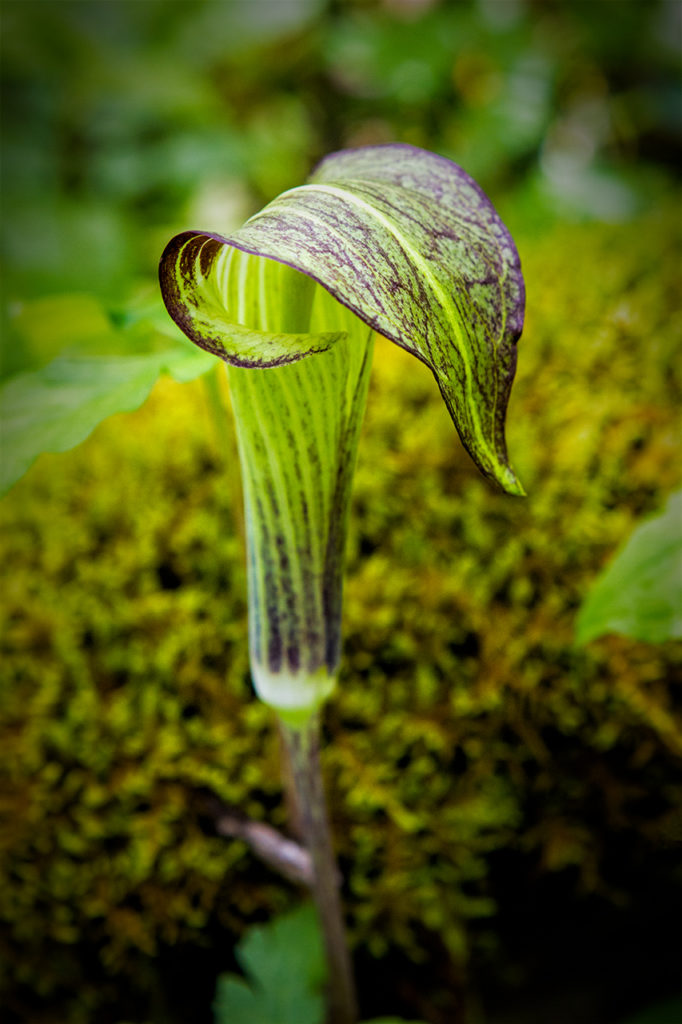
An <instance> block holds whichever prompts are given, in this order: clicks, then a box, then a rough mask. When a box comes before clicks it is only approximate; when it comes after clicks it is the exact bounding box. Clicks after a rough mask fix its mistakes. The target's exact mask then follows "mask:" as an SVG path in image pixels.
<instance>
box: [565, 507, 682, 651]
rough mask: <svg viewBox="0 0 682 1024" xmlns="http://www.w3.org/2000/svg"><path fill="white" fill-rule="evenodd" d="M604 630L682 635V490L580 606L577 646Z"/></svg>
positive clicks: (650, 637) (642, 636) (648, 637)
mask: <svg viewBox="0 0 682 1024" xmlns="http://www.w3.org/2000/svg"><path fill="white" fill-rule="evenodd" d="M603 633H621V634H624V635H625V636H631V637H634V638H635V639H637V640H645V641H648V642H649V643H663V642H664V641H665V640H671V639H682V491H678V492H677V493H676V494H674V495H672V497H671V498H670V500H669V502H668V505H667V508H666V510H665V512H664V513H663V515H660V516H657V517H656V518H655V519H650V520H649V521H648V522H646V523H643V524H642V525H641V526H638V527H637V528H636V529H635V531H634V533H633V534H632V535H631V537H630V539H629V540H628V541H627V543H626V544H625V546H624V547H623V548H622V549H621V550H620V551H619V552H618V554H617V555H616V557H615V558H614V559H613V561H612V562H611V564H610V565H609V566H608V567H607V569H606V570H605V571H604V573H603V574H602V575H601V576H600V577H599V578H598V579H597V582H596V583H595V585H594V587H593V589H592V590H591V592H590V594H589V595H588V597H587V600H586V601H585V603H584V604H583V606H582V608H581V609H580V613H579V615H578V622H577V642H578V644H586V643H588V642H589V641H590V640H593V639H594V638H595V637H597V636H601V635H602V634H603Z"/></svg>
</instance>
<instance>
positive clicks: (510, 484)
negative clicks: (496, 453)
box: [495, 466, 526, 498]
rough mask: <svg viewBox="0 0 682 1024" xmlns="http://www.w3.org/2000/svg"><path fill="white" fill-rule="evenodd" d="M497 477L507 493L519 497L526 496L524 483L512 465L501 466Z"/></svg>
mask: <svg viewBox="0 0 682 1024" xmlns="http://www.w3.org/2000/svg"><path fill="white" fill-rule="evenodd" d="M495 479H496V480H497V482H498V484H499V485H500V487H502V489H503V490H504V491H505V493H506V494H513V495H514V496H515V497H518V498H525V497H526V491H525V489H524V487H523V484H522V483H521V481H520V480H519V478H518V477H517V475H516V473H515V472H514V470H513V469H512V468H511V466H500V468H499V471H498V472H497V473H496V475H495Z"/></svg>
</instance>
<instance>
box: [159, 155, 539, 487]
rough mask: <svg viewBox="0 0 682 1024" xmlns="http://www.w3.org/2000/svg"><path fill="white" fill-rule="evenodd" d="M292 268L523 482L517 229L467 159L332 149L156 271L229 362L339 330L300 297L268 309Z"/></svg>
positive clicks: (183, 245)
mask: <svg viewBox="0 0 682 1024" xmlns="http://www.w3.org/2000/svg"><path fill="white" fill-rule="evenodd" d="M258 257H264V259H258ZM274 264H278V265H279V268H278V267H277V266H275V265H274ZM296 272H299V273H300V274H304V275H306V276H307V277H308V278H309V279H310V280H311V281H316V282H318V283H319V284H320V285H321V286H322V287H323V288H324V289H325V290H326V291H327V292H329V294H330V295H331V296H333V297H334V298H335V299H336V300H337V301H338V302H339V303H340V304H342V305H343V306H345V307H347V308H348V309H350V310H351V311H352V312H353V313H354V314H355V315H356V316H357V317H358V318H359V319H360V320H361V321H363V322H364V323H365V324H367V325H368V326H369V327H370V328H372V329H373V330H376V331H378V332H379V333H380V334H383V335H385V336H386V337H387V338H389V339H391V340H392V341H394V342H395V343H396V344H398V345H400V346H401V347H403V348H405V349H407V350H408V351H410V352H412V353H413V354H414V355H416V356H417V357H418V358H419V359H421V360H422V361H423V362H425V363H426V364H427V365H428V366H429V367H430V368H431V370H432V371H433V373H434V375H435V377H436V380H437V381H438V385H439V387H440V389H441V392H442V394H443V398H444V399H445V402H446V405H447V407H448V409H449V411H450V414H451V416H452V418H453V420H454V422H455V425H456V427H457V429H458V431H459V434H460V436H461V438H462V441H463V442H464V444H465V446H466V447H467V449H468V450H469V452H470V453H471V455H472V457H473V458H474V460H475V462H476V463H477V465H478V466H479V468H480V469H481V470H482V472H484V473H485V474H486V475H487V476H489V477H490V478H491V479H494V480H496V481H497V482H498V483H499V484H500V485H501V486H502V487H503V488H505V489H506V490H507V491H509V492H510V493H515V494H519V493H523V492H522V488H521V485H520V484H519V482H518V481H517V479H516V477H515V475H514V473H513V471H512V469H511V467H510V466H509V463H508V459H507V452H506V445H505V439H504V424H505V416H506V409H507V403H508V399H509V392H510V389H511V384H512V380H513V376H514V371H515V365H516V341H517V339H518V337H519V335H520V333H521V329H522V325H523V310H524V285H523V277H522V275H521V270H520V264H519V258H518V254H517V252H516V248H515V246H514V243H513V241H512V239H511V237H510V235H509V233H508V231H507V230H506V228H505V227H504V225H503V224H502V221H501V220H500V218H499V217H498V215H497V213H496V212H495V210H494V208H493V206H492V204H491V203H490V201H489V200H488V199H487V198H486V196H485V195H484V194H483V192H482V191H481V189H480V188H479V187H478V185H476V183H475V182H474V181H473V180H472V179H471V178H470V177H469V176H468V175H467V174H466V173H465V172H464V171H463V170H462V169H461V168H460V167H458V166H457V165H456V164H454V163H452V162H451V161H449V160H446V159H444V158H443V157H439V156H436V155H434V154H433V153H427V152H425V151H424V150H420V149H416V148H415V147H413V146H406V145H389V146H369V147H366V148H363V149H358V150H347V151H344V152H340V153H335V154H332V155H331V156H329V157H327V158H326V159H325V160H323V161H322V163H321V164H320V165H319V167H318V168H317V170H316V171H315V172H314V174H313V175H312V176H311V178H310V181H309V183H308V184H306V185H303V186H301V187H299V188H294V189H290V190H289V191H287V192H284V193H283V194H282V195H280V196H279V197H278V198H277V199H275V200H274V201H273V202H272V203H270V204H269V205H268V206H266V207H265V209H264V210H262V211H261V212H260V213H257V214H256V215H255V216H254V217H252V218H251V219H250V220H249V221H247V223H246V224H245V225H244V227H243V228H241V229H240V230H239V231H237V232H235V233H234V234H233V235H232V236H231V237H230V238H225V237H222V236H221V235H217V234H213V233H211V232H205V231H194V232H192V231H190V232H185V233H184V234H182V235H179V236H177V237H176V238H174V239H173V240H172V241H171V242H170V243H169V245H168V246H167V248H166V250H165V252H164V254H163V256H162V259H161V265H160V280H161V288H162V292H163V295H164V300H165V302H166V305H167V308H168V310H169V312H170V314H171V316H172V317H173V319H174V320H175V321H176V323H177V324H178V325H179V326H180V327H181V328H182V330H183V331H184V332H185V333H186V334H187V335H188V337H190V338H191V339H192V340H193V341H194V342H196V344H198V345H200V346H201V347H203V348H205V349H207V350H208V351H210V352H213V353H214V354H216V355H219V356H220V357H221V358H222V359H224V360H225V361H226V362H228V363H232V364H233V365H239V366H250V367H256V366H260V367H265V366H276V365H281V364H282V363H285V362H291V361H296V360H300V359H303V358H304V357H305V356H308V355H309V354H310V353H312V352H319V351H323V350H326V349H328V348H329V347H330V346H331V345H332V344H334V343H335V341H338V337H335V336H333V332H332V335H330V334H328V333H325V332H311V331H310V330H309V324H308V321H307V319H306V316H305V313H304V309H303V307H301V308H299V309H293V310H292V311H291V313H292V315H291V316H290V317H288V318H286V320H282V319H280V318H277V317H275V318H271V316H270V315H269V314H270V313H271V312H272V311H273V310H277V309H278V306H279V300H278V296H280V295H287V294H295V293H297V290H298V287H299V286H295V285H293V280H294V278H293V277H292V275H293V274H295V273H296ZM244 296H246V299H244ZM259 296H260V298H259ZM240 297H241V299H242V301H241V307H240ZM259 303H260V305H259ZM258 320H260V324H258V323H257V321H258ZM268 321H270V322H269V323H268ZM256 329H257V330H259V331H260V332H263V333H262V334H261V335H260V337H259V336H257V335H256V334H254V331H255V330H256Z"/></svg>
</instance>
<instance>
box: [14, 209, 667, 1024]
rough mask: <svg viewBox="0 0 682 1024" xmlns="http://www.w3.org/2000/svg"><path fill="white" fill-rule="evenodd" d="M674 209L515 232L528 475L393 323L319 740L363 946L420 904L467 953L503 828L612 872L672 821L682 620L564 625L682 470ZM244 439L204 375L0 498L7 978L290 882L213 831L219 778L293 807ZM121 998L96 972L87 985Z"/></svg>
mask: <svg viewBox="0 0 682 1024" xmlns="http://www.w3.org/2000/svg"><path fill="white" fill-rule="evenodd" d="M675 223H676V218H675V217H674V216H673V215H672V214H671V213H670V211H666V212H665V213H662V214H660V215H658V216H657V217H653V218H650V219H649V220H647V221H646V222H642V223H638V224H630V225H625V226H616V227H595V226H574V227H569V228H562V229H561V230H560V231H557V232H555V233H553V234H552V235H550V236H548V237H546V238H544V239H541V240H539V241H538V240H535V239H533V240H530V239H529V240H528V243H527V244H525V245H524V240H523V238H521V239H520V240H519V241H520V248H521V251H522V253H523V255H524V264H525V272H526V276H527V282H528V292H529V314H528V322H527V328H526V332H525V335H524V338H523V340H522V343H521V345H522V348H521V352H520V362H519V373H518V379H517V384H516V386H515V391H514V393H513V398H512V405H511V410H510V417H509V442H510V449H511V452H512V455H513V458H514V461H515V463H516V465H517V468H518V470H519V472H520V475H521V478H522V479H523V481H524V484H525V485H526V488H527V490H528V492H529V497H528V498H527V499H526V500H524V501H518V500H513V499H509V498H507V497H505V496H504V495H501V494H497V493H495V492H493V491H492V490H491V489H490V488H489V487H488V485H487V484H486V483H485V482H484V481H483V480H481V479H479V478H478V477H477V476H476V473H475V470H474V469H473V467H472V465H471V463H470V460H469V459H468V456H467V455H466V454H465V453H464V452H463V451H462V449H461V446H460V445H459V443H458V442H457V439H456V437H455V435H454V433H453V430H452V426H451V424H450V422H449V420H448V417H447V414H446V412H445V409H444V408H443V406H442V403H441V402H440V399H439V396H438V394H437V391H436V389H435V387H434V385H433V382H432V379H431V377H430V375H429V373H428V372H427V371H426V370H425V369H423V368H422V367H421V366H419V365H418V364H417V363H416V362H415V361H414V360H413V359H411V358H410V357H408V356H406V355H405V354H404V353H402V352H401V351H399V350H398V349H396V348H395V347H394V346H391V345H390V344H388V343H384V342H381V341H380V342H379V344H378V349H377V355H376V360H375V364H376V365H375V370H374V376H373V383H372V394H371V396H370V402H369V411H368V417H367V423H366V427H365V432H364V438H363V441H362V444H361V452H360V461H359V465H358V471H357V479H356V486H355V498H354V515H353V520H352V528H351V538H350V546H349V571H348V581H347V586H346V612H345V632H346V641H345V660H344V667H343V677H342V680H341V686H340V690H339V693H338V696H337V697H336V698H335V699H334V701H333V702H332V704H331V705H330V707H329V710H328V714H327V719H326V728H327V732H328V735H329V738H330V739H332V740H333V742H332V743H330V744H329V745H328V746H327V749H326V753H325V769H326V772H327V775H328V784H329V789H330V802H331V806H332V814H333V818H334V825H335V831H336V835H337V840H338V846H339V850H340V855H341V860H342V865H343V869H344V871H345V874H346V878H347V893H346V895H347V902H348V906H349V912H350V919H351V924H352V929H353V935H354V940H355V942H356V944H358V945H359V946H362V947H365V948H366V949H367V950H369V951H370V952H372V953H373V954H376V955H381V954H382V953H383V952H384V951H385V950H386V949H387V947H389V946H393V947H395V946H399V947H402V948H403V949H405V950H407V951H408V952H409V953H410V955H411V956H413V957H415V958H418V957H419V956H420V955H423V949H422V944H421V939H420V937H421V936H423V935H424V933H425V931H426V932H429V933H433V934H435V935H437V936H438V937H439V941H441V942H442V943H443V944H444V945H445V946H446V947H447V949H448V950H449V951H450V955H451V956H452V957H453V958H455V959H458V960H460V961H461V960H462V959H463V958H464V957H465V956H466V951H467V948H468V944H469V940H468V923H467V922H469V921H471V920H472V919H474V918H477V917H480V916H485V915H490V914H492V913H494V903H493V901H492V900H491V894H490V892H489V889H488V886H487V881H486V874H487V868H486V863H487V862H486V858H487V856H488V854H489V853H490V852H491V851H494V850H499V849H501V848H503V847H506V846H510V845H511V846H516V847H517V848H518V849H521V850H524V851H526V853H529V855H531V856H533V857H535V858H536V860H537V863H538V865H539V866H540V867H541V868H542V869H543V870H546V871H559V870H566V869H568V868H570V869H571V870H575V872H576V884H577V885H578V886H581V887H583V888H588V889H596V890H598V891H607V890H609V889H610V888H612V887H613V882H612V880H611V879H610V878H609V877H608V874H605V872H606V871H607V867H606V866H605V864H604V862H603V858H602V857H601V850H602V847H603V845H604V839H605V836H613V835H616V836H618V835H620V834H626V833H628V834H629V833H636V834H637V835H639V836H640V837H641V842H642V843H643V844H644V848H645V849H652V850H653V849H655V847H656V845H657V844H660V843H662V842H665V841H667V839H670V838H672V837H673V836H674V835H675V834H676V833H677V834H678V835H679V829H680V819H679V811H677V810H676V808H678V807H679V805H680V798H681V797H682V793H681V792H680V786H679V781H678V782H676V781H675V779H676V778H678V776H675V774H674V772H673V765H674V764H675V760H676V758H678V757H679V755H680V753H681V752H682V750H681V748H682V740H681V738H680V737H681V735H682V731H681V723H680V720H679V713H678V712H676V711H675V710H674V708H673V705H672V700H671V686H670V684H671V681H672V680H674V679H675V678H679V675H680V658H679V648H676V647H674V646H672V645H671V646H666V647H661V648H655V649H654V648H649V647H646V646H644V645H639V644H636V643H632V642H630V641H626V640H624V639H619V638H605V639H603V640H601V641H599V642H597V643H595V644H593V645H591V646H590V648H589V649H588V650H587V651H576V650H574V648H573V646H572V639H573V623H574V618H575V612H576V609H577V607H578V605H579V603H580V601H581V599H582V597H583V595H584V594H585V592H586V589H587V587H588V586H589V584H590V582H591V580H592V579H593V578H594V576H595V575H596V573H597V572H598V571H599V569H600V568H601V566H602V565H603V564H604V563H605V561H606V560H607V559H608V558H609V556H610V555H611V554H612V553H613V551H614V550H615V548H616V547H617V546H618V545H619V543H620V542H621V541H622V540H623V539H624V538H625V537H626V536H627V535H628V533H629V532H630V530H631V529H632V527H633V526H634V524H635V522H637V521H638V520H639V518H640V517H641V516H643V515H644V514H646V513H648V512H650V511H653V510H655V509H657V508H659V507H660V506H661V505H662V504H663V501H664V498H665V497H666V495H667V494H668V492H669V491H670V490H672V489H673V487H674V486H675V485H677V484H678V483H679V469H678V467H677V465H676V462H675V458H674V456H675V454H678V452H679V448H678V441H677V434H676V428H677V426H678V424H677V422H676V420H677V416H678V410H679V404H680V392H681V391H682V388H681V387H680V380H679V377H678V376H677V375H676V369H675V367H676V366H678V367H679V361H676V357H677V356H678V355H679V347H678V346H679V337H680V323H679V312H676V310H677V304H676V291H677V287H678V283H679V282H678V281H677V280H676V276H677V275H676V273H675V268H676V260H675V254H676V252H677V251H678V246H679V238H677V237H676V236H675V234H674V231H675V229H674V224H675ZM222 444H223V442H221V441H219V436H218V432H217V431H216V428H215V424H214V423H213V422H212V421H211V419H210V417H209V403H208V402H207V401H206V396H205V393H204V390H203V385H202V382H197V383H196V384H195V385H184V386H179V385H174V384H172V383H170V382H168V381H163V382H161V383H160V385H159V386H158V387H157V389H156V390H155V392H154V394H153V396H152V398H151V399H150V400H149V402H148V403H147V405H146V406H145V407H144V408H143V409H142V410H140V412H139V413H136V414H134V415H131V416H128V417H117V418H115V419H114V420H111V421H109V422H108V423H106V424H104V425H103V426H102V427H101V428H100V429H99V430H98V431H97V432H96V434H95V435H94V436H93V437H92V438H91V440H90V441H88V442H87V443H86V444H84V445H83V446H81V447H80V448H79V449H77V450H76V451H74V452H73V453H71V454H70V455H68V456H61V457H54V456H44V457H43V458H42V459H41V460H40V462H39V463H38V465H37V466H36V467H35V468H34V469H33V470H32V471H31V472H30V473H29V474H28V476H27V477H26V478H25V479H24V480H23V481H22V482H21V483H20V484H19V485H18V486H17V487H16V488H15V490H14V491H13V492H12V494H11V495H10V496H9V497H8V498H7V499H6V500H5V502H4V503H3V506H2V519H3V538H4V539H3V541H2V545H3V550H2V558H3V565H4V567H5V579H6V581H7V584H6V590H5V595H4V600H3V603H2V616H3V619H4V621H3V637H4V639H3V650H2V675H3V678H2V687H1V688H0V716H1V717H0V743H1V744H2V749H3V759H2V768H1V769H0V771H1V772H2V776H3V777H2V791H3V796H2V802H3V810H4V815H3V821H4V823H3V827H2V832H1V833H0V851H1V853H0V855H1V857H2V864H1V867H0V870H1V872H2V877H3V879H4V884H3V885H2V886H1V887H0V918H1V919H2V920H3V922H4V934H5V935H6V939H5V940H3V947H4V948H3V949H2V953H3V954H4V955H3V957H2V959H3V960H4V962H5V965H6V967H5V971H6V975H7V976H6V979H5V980H6V983H7V984H15V983H16V982H17V981H22V982H28V983H30V984H31V985H33V986H34V987H35V988H37V989H39V990H40V991H43V992H46V993H47V992H50V991H53V990H55V991H56V988H57V986H58V984H59V975H60V974H63V973H64V959H63V958H64V955H66V957H67V960H68V950H69V948H71V947H73V948H74V950H76V949H78V951H81V950H82V948H83V946H84V945H87V946H89V947H90V949H91V950H92V951H93V954H94V956H95V958H96V959H97V960H98V961H99V962H100V963H101V964H104V966H105V968H106V970H107V971H109V972H111V973H112V974H116V973H117V972H119V973H120V972H124V973H125V972H126V971H130V970H131V969H132V966H131V965H133V964H134V963H136V962H137V961H136V959H135V958H136V957H139V956H146V957H149V956H153V955H154V954H155V952H156V951H158V950H159V949H160V948H161V947H162V946H164V945H167V944H177V943H181V942H183V943H188V942H189V943H195V944H201V943H202V941H204V938H205V936H206V934H207V928H209V926H211V927H213V926H215V925H216V923H217V924H218V925H219V926H220V927H223V928H226V929H227V930H228V932H231V933H235V934H236V933H237V932H239V930H240V929H241V928H242V927H243V926H244V924H245V923H246V922H248V921H250V920H253V919H257V918H259V917H262V916H264V915H266V914H269V913H271V912H272V911H273V910H274V909H280V908H282V907H283V906H284V905H286V903H287V902H289V901H290V900H291V899H292V898H293V897H292V892H291V890H290V889H288V888H287V887H286V886H285V885H284V884H283V883H280V882H279V881H278V880H277V879H276V878H274V877H273V876H272V875H271V874H270V873H269V872H268V871H267V870H266V869H265V868H264V867H262V866H261V865H260V864H258V863H256V862H254V861H253V860H252V858H251V857H250V855H249V854H248V853H247V851H246V849H245V848H244V846H243V845H242V844H240V843H239V842H237V841H234V842H232V841H227V840H222V839H220V840H219V839H217V838H215V837H212V836H211V835H210V830H207V828H206V827H205V822H204V821H203V820H202V816H201V810H200V805H199V801H198V799H197V794H198V793H199V792H200V791H202V790H209V791H211V792H213V793H215V794H217V795H218V796H219V797H221V798H222V799H223V800H225V801H226V802H228V803H230V804H235V805H237V806H239V807H240V808H241V809H242V810H244V811H245V812H246V813H248V814H251V815H253V816H255V817H261V818H267V819H268V820H270V821H273V822H274V823H275V824H282V823H283V818H284V810H283V807H282V801H281V794H280V783H279V769H278V756H279V755H278V749H277V743H276V736H275V734H274V730H273V729H272V725H271V721H270V719H269V715H268V712H267V711H266V710H265V709H264V708H263V707H261V706H260V705H259V704H258V703H257V702H256V701H255V700H254V698H253V696H252V693H251V689H250V684H249V677H248V664H247V652H246V604H245V592H246V587H245V573H244V566H243V555H242V534H243V523H242V517H241V506H240V502H241V498H240V491H239V481H238V472H237V465H236V455H235V450H234V445H233V442H229V447H228V449H227V450H225V448H224V447H222V446H221V445H222ZM647 789H655V790H656V792H657V795H658V800H657V802H656V803H655V804H653V805H651V806H648V807H647V806H644V805H643V803H642V801H641V800H640V799H639V797H640V796H641V794H642V792H646V791H647ZM647 844H649V845H648V846H647ZM79 955H80V952H79ZM51 965H52V966H51ZM71 970H73V971H74V972H75V973H74V977H78V970H77V968H76V967H74V966H73V964H72V967H71ZM80 983H81V984H84V982H83V978H82V977H81V978H80ZM99 995H101V993H100V994H99ZM98 997H99V996H98V992H97V991H96V990H95V989H94V988H92V986H91V988H90V989H88V988H87V984H86V987H85V989H84V995H83V1000H84V1002H83V1005H86V1006H88V1007H90V1006H93V1005H96V1004H97V999H98ZM65 1005H66V1004H65ZM77 1012H78V1011H77V1009H76V1008H75V1006H74V1005H72V1006H71V1009H70V1010H69V1008H68V1006H66V1008H65V1009H64V1019H65V1020H66V1019H70V1020H74V1021H75V1020H79V1019H87V1013H86V1015H85V1016H82V1017H81V1018H78V1016H77ZM82 1012H83V1013H85V1011H82ZM88 1012H89V1011H88ZM69 1013H70V1014H71V1016H70V1017H69Z"/></svg>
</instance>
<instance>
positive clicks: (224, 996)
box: [213, 906, 326, 1024]
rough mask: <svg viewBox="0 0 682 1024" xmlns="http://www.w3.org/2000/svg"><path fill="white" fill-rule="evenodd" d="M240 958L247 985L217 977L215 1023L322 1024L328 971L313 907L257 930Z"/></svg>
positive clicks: (247, 939) (241, 948)
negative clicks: (323, 992) (323, 990)
mask: <svg viewBox="0 0 682 1024" xmlns="http://www.w3.org/2000/svg"><path fill="white" fill-rule="evenodd" d="M237 959H238V960H239V962H240V964H241V965H242V967H243V968H244V971H245V973H246V975H247V978H248V983H247V982H245V981H243V980H242V979H241V978H237V977H235V976H234V975H222V976H221V977H220V978H219V979H218V987H217V990H216V999H215V1003H214V1007H213V1008H214V1021H215V1024H322V1021H323V1020H324V1000H323V997H322V987H323V985H324V979H325V975H326V967H325V961H324V952H323V949H322V941H321V938H320V930H319V925H318V921H317V915H316V913H315V910H314V908H313V907H312V906H304V907H301V908H299V909H298V910H295V911H293V912H292V913H290V914H286V915H284V916H282V917H279V918H277V919H276V920H274V921H271V922H270V923H269V924H267V925H264V926H263V927H262V928H252V929H251V930H250V931H249V932H248V934H247V935H246V937H245V938H244V939H243V940H242V941H241V942H240V943H239V945H238V946H237Z"/></svg>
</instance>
